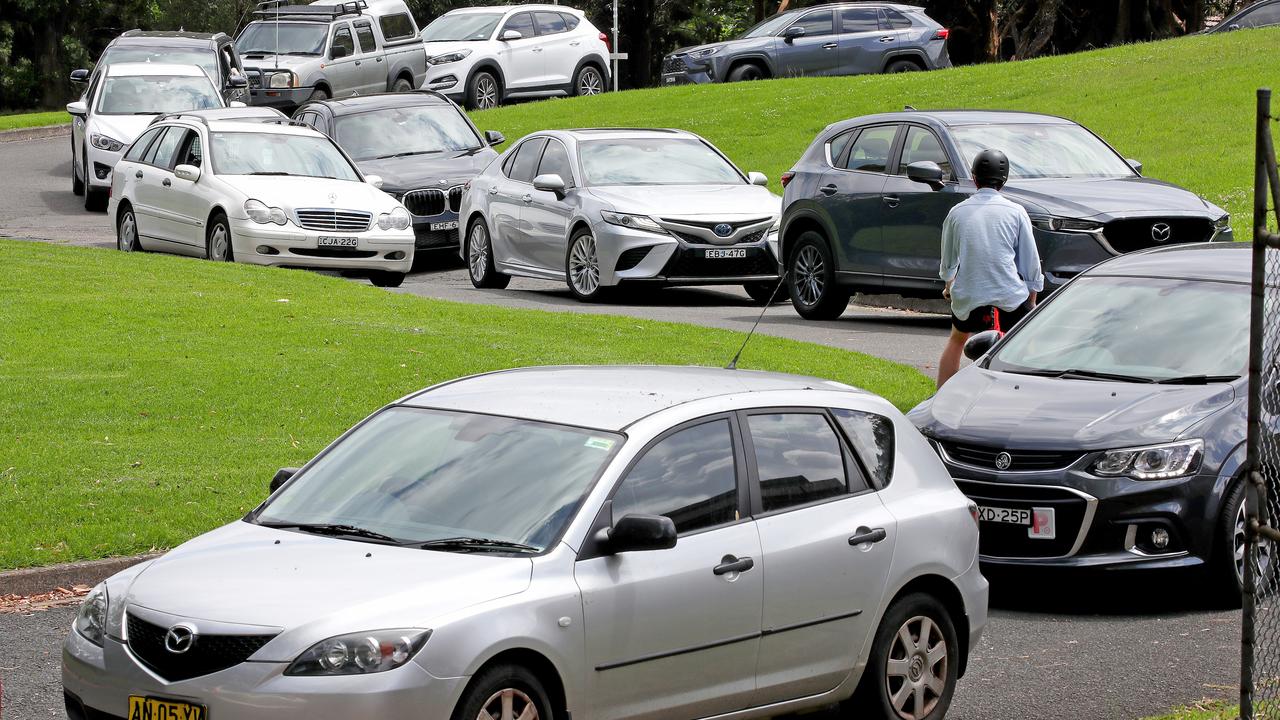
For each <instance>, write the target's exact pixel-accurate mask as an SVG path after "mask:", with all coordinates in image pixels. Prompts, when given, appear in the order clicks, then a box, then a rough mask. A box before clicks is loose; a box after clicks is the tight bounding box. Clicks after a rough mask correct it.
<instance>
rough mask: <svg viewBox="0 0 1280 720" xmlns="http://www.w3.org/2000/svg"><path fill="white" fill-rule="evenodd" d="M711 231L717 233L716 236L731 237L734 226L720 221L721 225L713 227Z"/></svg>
mask: <svg viewBox="0 0 1280 720" xmlns="http://www.w3.org/2000/svg"><path fill="white" fill-rule="evenodd" d="M711 232H713V233H715V234H716V237H722V238H725V237H729V236H730V235H732V234H733V226H732V225H730V224H729V223H720V224H719V225H716V226H715V227H713V228H711Z"/></svg>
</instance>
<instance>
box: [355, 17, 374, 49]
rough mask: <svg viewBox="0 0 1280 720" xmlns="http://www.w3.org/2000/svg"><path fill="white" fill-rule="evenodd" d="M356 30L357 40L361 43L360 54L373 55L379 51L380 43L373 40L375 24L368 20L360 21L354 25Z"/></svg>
mask: <svg viewBox="0 0 1280 720" xmlns="http://www.w3.org/2000/svg"><path fill="white" fill-rule="evenodd" d="M354 27H355V29H356V40H358V41H359V42H360V52H362V53H371V52H374V51H376V50H377V49H378V42H377V41H376V40H374V38H373V23H371V22H369V21H368V20H358V21H356V23H355V25H354Z"/></svg>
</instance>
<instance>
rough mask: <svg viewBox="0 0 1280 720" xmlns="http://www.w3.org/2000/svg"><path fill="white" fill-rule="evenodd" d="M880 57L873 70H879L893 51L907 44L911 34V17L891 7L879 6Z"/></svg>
mask: <svg viewBox="0 0 1280 720" xmlns="http://www.w3.org/2000/svg"><path fill="white" fill-rule="evenodd" d="M880 31H881V33H880V37H879V42H880V58H879V61H878V63H877V67H876V69H875V70H874V71H873V72H880V71H881V70H882V69H883V68H884V66H885V62H886V61H887V60H888V59H889V55H891V54H892V53H893V52H894V51H896V50H900V49H903V47H904V46H905V45H907V36H908V35H910V34H911V18H909V17H907V16H906V15H903V14H902V13H900V12H898V11H897V10H894V9H893V8H880Z"/></svg>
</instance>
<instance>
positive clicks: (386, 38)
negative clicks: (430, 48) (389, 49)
mask: <svg viewBox="0 0 1280 720" xmlns="http://www.w3.org/2000/svg"><path fill="white" fill-rule="evenodd" d="M378 25H379V26H380V27H381V28H382V39H383V42H392V41H394V40H403V39H404V38H409V37H414V36H415V35H417V32H416V31H415V30H414V29H413V20H412V19H410V18H409V16H408V15H406V14H405V13H396V14H395V15H383V16H382V17H380V18H378Z"/></svg>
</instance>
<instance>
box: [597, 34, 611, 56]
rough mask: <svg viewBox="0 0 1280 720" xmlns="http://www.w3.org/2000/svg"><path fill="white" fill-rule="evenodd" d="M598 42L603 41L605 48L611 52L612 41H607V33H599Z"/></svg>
mask: <svg viewBox="0 0 1280 720" xmlns="http://www.w3.org/2000/svg"><path fill="white" fill-rule="evenodd" d="M600 42H602V43H604V46H605V48H606V49H607V50H608V51H609V52H613V43H611V42H609V36H608V35H605V34H604V33H600Z"/></svg>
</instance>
